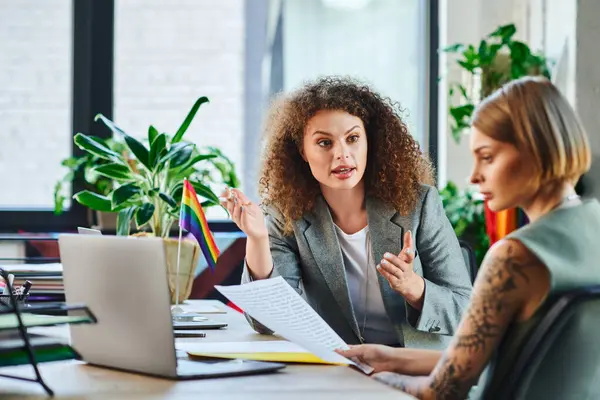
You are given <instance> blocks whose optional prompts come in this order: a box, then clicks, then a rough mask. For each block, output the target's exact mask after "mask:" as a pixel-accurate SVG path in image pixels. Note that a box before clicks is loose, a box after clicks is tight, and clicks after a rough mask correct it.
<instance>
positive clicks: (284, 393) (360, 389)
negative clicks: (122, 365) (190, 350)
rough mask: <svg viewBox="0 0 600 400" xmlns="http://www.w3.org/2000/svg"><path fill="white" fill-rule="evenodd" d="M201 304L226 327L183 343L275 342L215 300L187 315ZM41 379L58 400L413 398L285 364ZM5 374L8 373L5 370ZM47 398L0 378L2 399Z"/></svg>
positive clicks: (349, 372) (78, 366) (74, 364)
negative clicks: (216, 372)
mask: <svg viewBox="0 0 600 400" xmlns="http://www.w3.org/2000/svg"><path fill="white" fill-rule="evenodd" d="M200 305H216V306H218V307H220V308H222V309H226V310H227V313H226V314H211V315H210V316H211V318H214V319H215V320H222V321H225V322H227V323H228V324H229V326H228V328H226V329H223V330H207V331H206V337H205V338H181V339H180V338H178V339H177V341H178V342H179V341H182V342H199V341H213V342H234V341H259V340H277V339H280V338H277V337H273V336H266V335H259V334H257V333H255V332H254V331H253V330H252V329H251V328H250V326H249V325H248V323H247V322H246V320H245V318H244V316H243V315H241V314H240V313H238V312H236V311H233V310H231V309H229V308H227V307H226V306H224V305H223V304H222V303H220V302H217V301H215V300H191V301H188V302H186V304H185V306H184V307H185V308H186V309H187V311H192V310H194V308H195V307H198V306H200ZM30 331H31V332H37V333H44V334H47V335H56V336H63V337H68V336H69V330H68V327H66V326H61V327H51V328H36V329H35V330H34V329H30ZM9 369H10V372H11V373H14V374H21V373H22V374H23V375H29V373H30V371H31V368H30V367H29V366H19V367H10V368H9ZM40 369H41V373H42V376H43V377H44V380H45V381H46V383H47V384H48V385H49V386H50V387H51V388H52V389H53V390H54V392H55V396H56V398H69V399H98V400H100V399H102V400H109V399H111V400H112V399H115V400H116V399H119V400H120V399H124V400H126V399H169V400H170V399H198V400H205V399H210V400H212V399H219V400H221V399H244V400H253V399H256V400H265V399H309V400H320V399H323V400H325V399H326V400H337V399H344V400H346V399H361V400H370V399H396V400H402V399H412V397H411V396H409V395H406V394H403V393H402V392H399V391H397V390H394V389H391V388H389V387H387V386H385V385H384V384H381V383H379V382H377V381H375V380H373V379H371V378H369V377H367V376H366V375H363V374H362V373H360V372H358V371H356V370H354V369H352V368H349V367H342V366H319V365H297V364H296V365H288V366H287V367H286V368H285V369H283V370H281V371H280V372H276V373H273V374H266V375H255V376H242V377H232V378H218V379H207V380H195V381H180V382H178V381H170V380H166V379H158V378H151V377H146V376H143V375H137V374H132V373H126V372H119V371H114V370H110V369H106V368H99V367H92V366H88V365H86V364H85V363H82V362H79V361H60V362H54V363H44V364H40ZM3 370H4V371H7V370H8V368H7V369H3ZM23 398H28V399H40V398H46V397H45V394H44V392H43V389H42V388H41V387H40V386H39V385H37V384H34V383H28V382H20V381H17V380H11V379H4V378H0V399H3V400H4V399H23Z"/></svg>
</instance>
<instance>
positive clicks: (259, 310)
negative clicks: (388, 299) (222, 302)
mask: <svg viewBox="0 0 600 400" xmlns="http://www.w3.org/2000/svg"><path fill="white" fill-rule="evenodd" d="M215 288H216V289H217V290H218V291H219V292H221V293H222V294H223V295H224V296H225V297H227V298H228V299H229V300H231V301H232V302H233V303H235V304H236V305H237V306H238V307H240V308H241V309H242V310H244V311H245V312H247V313H248V314H250V316H252V318H254V319H256V320H257V321H258V322H260V323H261V324H263V325H264V326H266V327H268V328H269V329H271V330H273V331H275V332H277V334H278V335H280V336H282V337H284V338H286V339H287V340H289V341H290V342H294V343H296V344H298V345H300V346H301V347H303V348H305V349H307V350H308V351H310V352H311V353H313V354H315V355H316V356H318V357H319V358H321V359H322V360H324V361H328V362H333V363H343V364H352V365H356V366H357V367H359V368H361V370H363V372H365V373H369V372H370V371H369V370H368V369H369V368H370V367H367V366H361V365H358V364H357V363H355V362H354V361H351V360H348V359H347V358H345V357H342V356H341V355H339V354H337V353H336V352H335V351H334V350H335V349H347V348H348V345H347V344H346V343H345V342H344V341H343V340H342V338H340V337H339V335H338V334H337V333H335V331H334V330H333V329H331V327H330V326H329V325H327V323H326V322H325V321H324V320H323V319H322V318H321V316H320V315H319V314H317V313H316V312H315V310H313V309H312V307H311V306H309V305H308V304H307V303H306V301H304V300H303V299H302V298H301V297H300V295H298V293H296V291H295V290H294V289H292V287H291V286H290V285H288V284H287V282H286V281H285V280H284V279H283V278H282V277H280V276H278V277H276V278H272V279H263V280H259V281H254V282H251V283H246V284H244V285H237V286H215Z"/></svg>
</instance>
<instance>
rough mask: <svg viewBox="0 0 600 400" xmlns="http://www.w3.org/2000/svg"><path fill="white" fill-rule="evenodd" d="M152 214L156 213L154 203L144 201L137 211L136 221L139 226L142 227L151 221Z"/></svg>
mask: <svg viewBox="0 0 600 400" xmlns="http://www.w3.org/2000/svg"><path fill="white" fill-rule="evenodd" d="M152 215H154V204H152V203H144V204H143V205H142V206H141V207H140V208H139V209H138V210H137V212H136V213H135V223H136V224H137V226H138V227H141V226H143V225H144V224H145V223H147V222H148V221H150V218H152Z"/></svg>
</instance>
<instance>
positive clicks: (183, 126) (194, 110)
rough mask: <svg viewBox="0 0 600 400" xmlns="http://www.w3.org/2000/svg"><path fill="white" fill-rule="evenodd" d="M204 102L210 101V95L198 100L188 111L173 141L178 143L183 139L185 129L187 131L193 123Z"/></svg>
mask: <svg viewBox="0 0 600 400" xmlns="http://www.w3.org/2000/svg"><path fill="white" fill-rule="evenodd" d="M204 103H208V97H205V96H202V97H200V98H199V99H198V100H196V102H195V103H194V105H193V106H192V109H191V110H190V112H189V113H188V115H187V117H185V120H183V123H182V124H181V126H180V127H179V129H178V130H177V133H176V134H175V136H173V139H172V140H171V143H178V142H180V141H181V139H182V138H183V134H184V133H185V131H187V129H188V127H189V126H190V124H191V123H192V120H193V119H194V117H195V116H196V113H197V112H198V109H199V108H200V106H201V105H202V104H204Z"/></svg>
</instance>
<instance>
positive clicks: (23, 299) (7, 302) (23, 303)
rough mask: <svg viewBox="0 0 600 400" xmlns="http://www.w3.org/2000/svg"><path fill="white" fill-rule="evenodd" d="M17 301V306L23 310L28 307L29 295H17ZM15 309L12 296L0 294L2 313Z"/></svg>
mask: <svg viewBox="0 0 600 400" xmlns="http://www.w3.org/2000/svg"><path fill="white" fill-rule="evenodd" d="M14 298H15V300H17V305H18V306H19V307H21V308H23V307H27V299H29V293H27V294H25V295H23V294H20V295H15V296H14ZM12 307H13V304H12V300H11V298H10V294H0V311H1V310H4V309H11V308H12Z"/></svg>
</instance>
